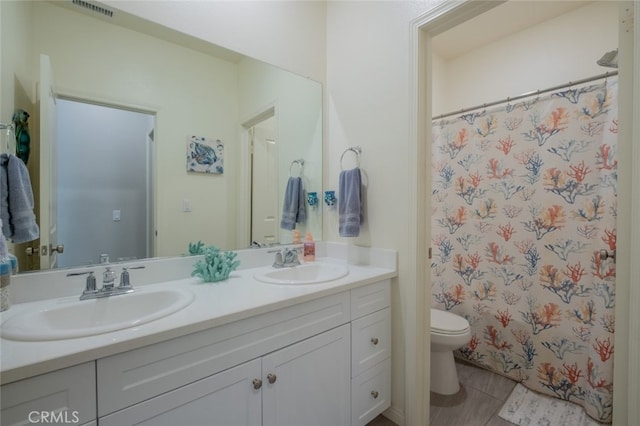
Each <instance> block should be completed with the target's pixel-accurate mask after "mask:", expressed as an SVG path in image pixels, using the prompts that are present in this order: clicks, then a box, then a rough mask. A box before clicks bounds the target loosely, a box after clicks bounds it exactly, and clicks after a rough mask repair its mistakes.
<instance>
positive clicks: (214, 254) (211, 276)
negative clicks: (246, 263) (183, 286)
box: [191, 246, 240, 283]
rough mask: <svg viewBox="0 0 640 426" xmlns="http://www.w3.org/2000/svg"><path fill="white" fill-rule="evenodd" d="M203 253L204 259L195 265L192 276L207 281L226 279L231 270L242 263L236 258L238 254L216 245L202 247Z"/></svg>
mask: <svg viewBox="0 0 640 426" xmlns="http://www.w3.org/2000/svg"><path fill="white" fill-rule="evenodd" d="M202 253H203V254H204V259H202V260H199V261H198V262H197V263H196V264H195V265H194V266H195V270H194V271H193V272H192V273H191V276H192V277H199V278H202V279H203V280H204V282H207V283H214V282H217V281H223V280H226V279H227V278H229V274H230V273H231V271H233V270H235V269H236V268H237V267H238V265H240V261H239V260H235V258H236V256H237V254H236V253H234V252H232V251H225V252H223V251H221V250H220V249H219V248H218V247H216V246H209V247H205V248H204V249H202Z"/></svg>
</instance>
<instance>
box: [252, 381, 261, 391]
mask: <svg viewBox="0 0 640 426" xmlns="http://www.w3.org/2000/svg"><path fill="white" fill-rule="evenodd" d="M261 387H262V380H260V379H253V388H254V389H260V388H261Z"/></svg>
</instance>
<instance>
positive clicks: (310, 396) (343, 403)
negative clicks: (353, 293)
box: [262, 324, 351, 426]
mask: <svg viewBox="0 0 640 426" xmlns="http://www.w3.org/2000/svg"><path fill="white" fill-rule="evenodd" d="M349 353H350V332H349V325H348V324H347V325H343V326H340V327H338V328H335V329H333V330H329V331H327V332H325V333H322V334H319V335H317V336H315V337H311V338H309V339H307V340H304V341H302V342H299V343H296V344H294V345H291V346H289V347H286V348H283V349H281V350H279V351H277V352H274V353H272V354H270V355H267V356H265V357H263V359H262V374H263V376H262V380H263V388H262V392H263V393H262V406H263V413H262V415H263V418H262V421H263V423H262V425H263V426H301V425H304V426H328V425H331V426H346V425H349V423H350V412H351V401H350V399H351V398H350V396H351V395H350V361H349V360H350V355H349Z"/></svg>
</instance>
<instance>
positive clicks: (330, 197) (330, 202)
mask: <svg viewBox="0 0 640 426" xmlns="http://www.w3.org/2000/svg"><path fill="white" fill-rule="evenodd" d="M324 202H325V204H326V205H327V206H329V207H333V206H335V205H336V203H337V202H338V199H337V198H336V191H325V192H324Z"/></svg>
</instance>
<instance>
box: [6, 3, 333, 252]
mask: <svg viewBox="0 0 640 426" xmlns="http://www.w3.org/2000/svg"><path fill="white" fill-rule="evenodd" d="M2 11H3V31H2V33H3V34H6V35H7V36H5V37H3V40H4V41H3V43H4V42H7V47H6V48H5V46H4V45H3V49H2V60H3V66H2V69H3V77H2V86H1V87H2V90H3V93H5V92H6V93H8V94H14V93H15V95H14V96H6V97H5V96H3V97H2V116H1V117H2V120H7V121H10V118H11V114H12V111H13V110H14V109H15V108H24V109H26V110H27V111H30V112H31V113H32V120H31V122H32V126H31V131H32V134H33V136H34V148H35V147H37V143H35V137H36V136H37V128H36V125H37V114H34V112H35V109H36V107H37V106H36V105H35V81H36V80H37V78H38V77H37V73H38V68H37V67H35V66H29V64H31V63H36V64H37V63H38V54H39V53H41V52H42V53H46V54H47V55H49V56H50V57H51V60H52V64H53V68H54V78H55V84H56V88H57V90H58V91H59V92H60V94H62V95H64V96H71V97H74V98H81V99H85V100H89V101H95V102H100V103H107V104H113V105H118V106H123V107H130V108H135V109H141V110H145V111H149V112H152V113H155V114H156V132H155V141H156V143H155V144H154V151H155V152H154V167H155V172H154V173H155V181H156V185H157V188H156V194H155V205H156V209H155V221H156V229H157V230H158V236H157V239H156V251H155V254H156V255H158V256H169V255H180V254H182V253H184V252H186V250H187V247H188V243H189V242H190V241H197V240H202V241H204V242H206V243H207V244H215V245H217V246H219V247H224V248H240V247H245V246H246V244H247V243H248V240H247V241H238V235H239V232H238V229H239V227H240V226H242V224H241V223H240V222H241V221H242V218H243V217H244V213H246V211H248V208H249V206H248V205H246V206H245V207H246V209H242V210H241V211H239V207H242V204H239V199H240V198H241V197H242V194H241V192H240V191H239V190H238V185H239V183H240V182H241V180H242V176H241V173H244V172H246V170H245V169H243V168H242V167H241V163H242V162H243V161H244V160H243V158H241V155H242V154H246V155H248V154H247V153H246V152H244V151H242V150H241V148H240V146H241V144H243V143H245V142H246V141H245V142H243V141H242V135H241V129H240V125H239V123H240V122H241V120H244V119H246V118H249V117H250V115H251V114H252V113H255V112H257V111H258V110H259V108H262V107H264V106H265V105H266V104H268V103H273V104H276V103H277V108H278V111H279V115H280V118H281V120H280V122H279V126H278V127H279V131H280V137H281V142H283V145H282V147H281V154H282V155H281V156H282V162H281V163H280V162H279V164H280V169H281V170H280V175H281V176H282V177H283V179H284V182H281V183H280V185H279V187H280V188H282V189H281V192H283V190H284V187H285V184H286V178H287V176H288V173H289V170H288V167H289V164H290V162H291V160H292V159H293V158H305V159H307V164H306V167H305V176H306V177H307V178H308V179H307V182H308V187H311V186H312V183H313V186H314V187H318V188H315V189H316V190H318V191H321V188H320V186H321V182H322V162H321V155H322V154H321V153H322V111H321V108H320V107H321V103H322V98H321V97H322V88H321V86H320V84H317V83H314V82H312V81H310V80H308V79H305V78H302V77H300V76H297V75H294V74H292V73H288V72H283V71H282V70H280V69H278V68H275V67H273V66H270V65H267V64H265V63H263V62H260V61H256V60H253V59H250V58H244V59H242V60H241V61H240V62H239V63H236V62H229V61H227V60H222V59H218V58H215V57H212V56H210V55H207V54H203V53H199V52H197V51H194V50H191V49H187V48H184V47H180V46H178V45H176V44H173V43H170V42H166V41H162V40H160V39H158V38H154V37H150V36H147V35H144V34H142V33H140V32H136V31H132V30H128V29H125V28H122V27H119V26H116V25H112V24H110V23H107V22H103V21H100V20H96V19H93V18H90V17H87V16H85V15H82V14H79V13H76V12H74V11H69V10H67V9H65V8H61V7H57V6H55V5H52V4H50V3H44V2H12V1H5V2H2ZM5 21H6V22H7V25H6V26H5ZM8 40H16V41H17V42H16V43H13V44H11V43H8ZM310 109H312V110H313V111H314V113H313V114H311V115H309V114H307V111H309V110H310ZM5 117H6V118H5ZM188 135H198V136H207V137H212V138H220V139H221V140H223V141H224V142H225V173H224V174H222V175H209V174H200V173H187V172H186V160H185V158H186V138H187V136H188ZM113 136H114V137H117V129H114V135H113ZM292 156H293V157H292ZM290 157H291V158H290ZM91 161H99V159H92V160H91ZM30 163H31V162H30ZM113 166H114V169H115V168H117V166H118V165H116V164H114V165H113ZM36 169H37V167H36ZM31 173H32V176H33V177H34V180H37V170H33V171H32V172H31ZM183 199H190V200H191V204H192V212H189V213H186V212H183V211H182V203H183ZM277 205H278V206H279V208H280V206H282V194H281V197H280V200H279V201H278V203H277ZM245 210H246V211H245ZM308 224H309V225H310V227H311V229H312V231H313V233H314V234H315V235H317V236H318V237H319V238H321V227H322V223H321V217H320V215H319V214H316V215H311V216H310V218H309V222H308ZM285 237H287V236H285ZM247 238H248V236H247ZM289 239H290V238H289Z"/></svg>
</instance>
